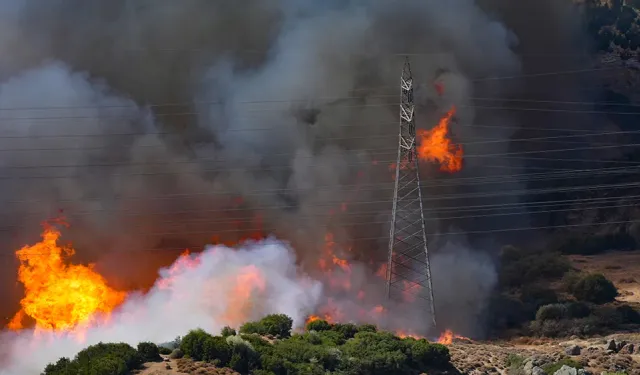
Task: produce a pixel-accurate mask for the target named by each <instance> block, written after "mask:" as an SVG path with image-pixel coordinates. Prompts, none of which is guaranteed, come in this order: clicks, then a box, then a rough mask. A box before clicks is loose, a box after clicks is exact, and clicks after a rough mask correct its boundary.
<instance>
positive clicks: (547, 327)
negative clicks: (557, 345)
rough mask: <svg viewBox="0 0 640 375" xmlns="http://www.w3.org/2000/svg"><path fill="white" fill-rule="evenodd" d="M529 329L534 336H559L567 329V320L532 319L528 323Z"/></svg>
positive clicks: (565, 332) (563, 334) (565, 333)
mask: <svg viewBox="0 0 640 375" xmlns="http://www.w3.org/2000/svg"><path fill="white" fill-rule="evenodd" d="M529 330H530V331H531V333H532V334H533V335H534V336H540V337H561V336H565V335H567V332H568V331H569V321H567V320H534V321H533V322H531V323H529Z"/></svg>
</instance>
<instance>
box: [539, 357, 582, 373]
mask: <svg viewBox="0 0 640 375" xmlns="http://www.w3.org/2000/svg"><path fill="white" fill-rule="evenodd" d="M562 366H569V367H573V368H575V369H578V370H580V369H582V365H581V364H580V363H578V362H576V361H574V360H573V359H571V358H565V359H563V360H560V361H558V362H556V363H550V364H548V365H545V366H542V369H543V370H544V371H545V372H546V373H547V374H554V373H555V372H556V371H558V370H560V369H561V368H562Z"/></svg>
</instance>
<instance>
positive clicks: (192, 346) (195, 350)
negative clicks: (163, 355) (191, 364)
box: [180, 329, 213, 361]
mask: <svg viewBox="0 0 640 375" xmlns="http://www.w3.org/2000/svg"><path fill="white" fill-rule="evenodd" d="M210 338H213V336H211V335H210V334H208V333H207V332H205V331H203V330H202V329H196V330H192V331H189V333H187V334H186V335H185V336H184V337H183V338H182V342H181V343H180V349H181V350H182V352H183V353H184V355H187V356H189V357H190V358H192V359H194V360H196V361H202V360H204V357H205V351H204V343H205V341H207V340H208V339H210Z"/></svg>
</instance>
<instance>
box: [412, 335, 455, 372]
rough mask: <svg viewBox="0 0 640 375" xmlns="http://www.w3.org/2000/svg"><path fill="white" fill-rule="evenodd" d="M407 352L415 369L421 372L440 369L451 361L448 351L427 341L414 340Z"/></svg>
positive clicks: (442, 346)
mask: <svg viewBox="0 0 640 375" xmlns="http://www.w3.org/2000/svg"><path fill="white" fill-rule="evenodd" d="M409 352H410V353H411V358H412V360H413V362H414V363H415V368H416V369H418V370H420V371H422V370H427V369H430V368H434V367H435V368H442V367H444V366H446V365H447V364H448V363H449V361H451V355H450V354H449V349H448V348H447V347H446V346H444V345H441V344H431V343H429V342H427V340H416V341H415V343H414V344H413V345H411V346H410V348H409Z"/></svg>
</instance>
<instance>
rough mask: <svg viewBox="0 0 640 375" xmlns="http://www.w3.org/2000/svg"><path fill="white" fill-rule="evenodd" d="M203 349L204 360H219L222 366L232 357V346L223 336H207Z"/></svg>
mask: <svg viewBox="0 0 640 375" xmlns="http://www.w3.org/2000/svg"><path fill="white" fill-rule="evenodd" d="M229 337H235V336H229ZM202 351H203V354H202V360H203V361H214V360H218V361H219V363H220V364H221V365H222V366H226V365H227V364H228V363H229V360H230V359H231V346H230V345H229V344H228V343H227V339H226V338H225V337H222V336H211V337H207V338H206V339H205V340H204V343H203V345H202Z"/></svg>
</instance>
